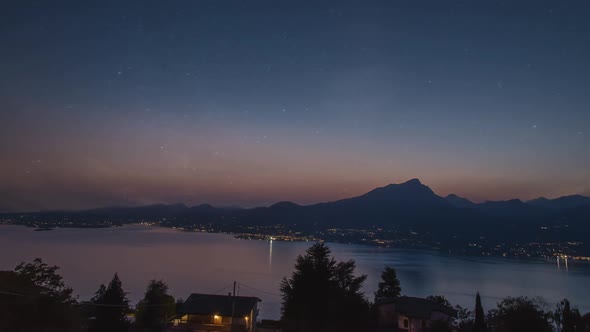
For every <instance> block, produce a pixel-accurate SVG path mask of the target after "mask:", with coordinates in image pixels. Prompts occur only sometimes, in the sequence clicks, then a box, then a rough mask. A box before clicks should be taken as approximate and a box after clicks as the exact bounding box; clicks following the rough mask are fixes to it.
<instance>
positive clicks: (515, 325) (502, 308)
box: [488, 297, 552, 332]
mask: <svg viewBox="0 0 590 332" xmlns="http://www.w3.org/2000/svg"><path fill="white" fill-rule="evenodd" d="M544 306H545V303H544V302H543V301H542V300H541V299H529V298H528V297H507V298H504V299H503V300H502V301H500V302H499V303H498V304H497V308H496V309H493V310H490V312H489V313H488V323H489V324H490V327H491V328H492V329H494V330H495V331H497V332H520V331H537V332H551V331H552V326H551V324H550V322H549V318H550V316H551V314H550V313H547V312H545V311H544V308H543V307H544Z"/></svg>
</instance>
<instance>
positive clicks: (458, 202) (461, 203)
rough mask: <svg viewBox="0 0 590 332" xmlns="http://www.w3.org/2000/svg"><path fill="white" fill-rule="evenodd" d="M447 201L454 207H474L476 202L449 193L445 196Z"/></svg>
mask: <svg viewBox="0 0 590 332" xmlns="http://www.w3.org/2000/svg"><path fill="white" fill-rule="evenodd" d="M445 200H447V202H449V203H451V204H452V205H453V206H454V207H458V208H475V207H476V206H477V204H475V203H473V202H472V201H470V200H468V199H467V198H463V197H461V196H457V195H455V194H450V195H448V196H446V197H445Z"/></svg>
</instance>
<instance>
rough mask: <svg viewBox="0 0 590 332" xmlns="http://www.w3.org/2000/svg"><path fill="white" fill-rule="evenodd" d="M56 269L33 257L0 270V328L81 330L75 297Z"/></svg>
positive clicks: (16, 330)
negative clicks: (7, 269)
mask: <svg viewBox="0 0 590 332" xmlns="http://www.w3.org/2000/svg"><path fill="white" fill-rule="evenodd" d="M58 270H59V267H57V266H50V265H47V264H46V263H44V262H43V261H42V260H41V259H39V258H36V259H35V260H34V261H33V262H32V263H21V264H19V265H18V266H17V267H16V268H15V269H14V271H0V331H14V332H19V331H41V332H50V331H51V332H53V331H78V330H80V320H79V319H78V310H77V307H76V304H77V302H76V299H74V298H73V297H72V289H71V288H69V287H66V286H65V284H64V281H63V278H62V276H61V275H59V274H58V273H57V271H58Z"/></svg>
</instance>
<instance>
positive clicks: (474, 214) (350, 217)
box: [21, 179, 590, 240]
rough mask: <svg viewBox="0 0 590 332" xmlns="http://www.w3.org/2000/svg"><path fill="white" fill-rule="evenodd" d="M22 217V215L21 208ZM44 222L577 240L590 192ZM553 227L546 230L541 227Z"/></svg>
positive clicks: (381, 191) (588, 213) (194, 210)
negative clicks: (377, 229)
mask: <svg viewBox="0 0 590 332" xmlns="http://www.w3.org/2000/svg"><path fill="white" fill-rule="evenodd" d="M21 215H22V214H21ZM28 215H34V216H37V217H38V218H40V219H43V220H56V221H57V220H61V219H64V218H65V219H68V220H84V221H87V222H88V221H90V222H102V221H104V220H114V221H116V222H120V223H124V222H130V221H154V220H166V223H167V225H170V226H180V227H182V226H185V225H195V224H216V225H228V229H231V227H235V226H236V225H241V226H243V227H250V226H269V225H282V226H281V227H287V228H289V229H293V230H306V231H310V230H312V231H313V230H322V229H327V228H351V229H354V228H356V229H360V228H368V227H382V228H385V229H394V230H396V231H400V232H417V233H420V234H428V236H430V237H431V238H432V239H434V240H436V239H447V240H448V239H460V238H464V239H465V238H474V237H476V238H496V239H506V238H514V239H523V238H527V239H535V240H545V239H548V236H549V237H550V236H558V237H559V239H566V238H567V239H568V240H570V239H571V240H576V239H578V240H579V239H583V238H584V237H585V236H586V235H588V237H590V223H588V220H589V219H590V198H589V197H585V196H580V195H572V196H564V197H560V198H557V199H552V200H548V199H544V198H539V199H536V200H533V201H529V202H523V201H521V200H518V199H514V200H507V201H488V202H484V203H480V204H476V203H473V202H471V201H469V200H468V199H466V198H463V197H459V196H457V195H448V196H446V197H444V198H443V197H440V196H438V195H437V194H435V193H434V192H433V191H432V190H431V189H430V188H429V187H428V186H426V185H424V184H422V183H421V182H420V180H418V179H412V180H409V181H407V182H404V183H400V184H389V185H387V186H384V187H379V188H376V189H373V190H371V191H369V192H367V193H365V194H363V195H360V196H356V197H351V198H347V199H342V200H337V201H333V202H325V203H319V204H313V205H306V206H302V205H298V204H295V203H293V202H279V203H276V204H273V205H271V206H269V207H257V208H250V209H240V208H235V207H228V208H219V207H214V206H211V205H209V204H202V205H198V206H193V207H188V206H186V205H184V204H169V205H167V204H154V205H148V206H141V207H108V208H100V209H92V210H84V211H69V212H68V211H66V212H64V211H54V212H39V213H32V214H28ZM549 228H550V229H552V231H551V232H547V231H544V232H541V231H540V230H542V229H549Z"/></svg>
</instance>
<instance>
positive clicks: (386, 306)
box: [377, 296, 457, 332]
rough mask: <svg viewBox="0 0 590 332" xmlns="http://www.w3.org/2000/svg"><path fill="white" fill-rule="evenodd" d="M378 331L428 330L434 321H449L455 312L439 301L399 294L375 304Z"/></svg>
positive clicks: (413, 331) (418, 331)
mask: <svg viewBox="0 0 590 332" xmlns="http://www.w3.org/2000/svg"><path fill="white" fill-rule="evenodd" d="M377 310H378V315H379V316H378V326H379V330H380V331H407V332H424V331H428V329H429V328H430V326H432V324H433V323H434V322H437V321H443V322H446V323H450V322H451V321H452V320H453V318H454V317H456V316H457V312H456V311H455V310H454V309H453V308H449V307H447V306H444V305H442V304H440V303H437V302H434V301H431V300H428V299H423V298H418V297H409V296H401V297H397V298H392V299H389V300H386V301H382V302H380V303H378V304H377Z"/></svg>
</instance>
